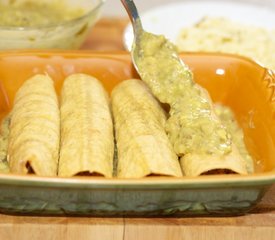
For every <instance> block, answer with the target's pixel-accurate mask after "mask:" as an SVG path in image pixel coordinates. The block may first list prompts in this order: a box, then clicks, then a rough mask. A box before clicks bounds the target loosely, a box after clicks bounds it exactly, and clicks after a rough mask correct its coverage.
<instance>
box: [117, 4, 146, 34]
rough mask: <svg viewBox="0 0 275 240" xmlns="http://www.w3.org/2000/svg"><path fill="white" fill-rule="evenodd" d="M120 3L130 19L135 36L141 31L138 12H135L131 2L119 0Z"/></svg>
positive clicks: (134, 6) (135, 8)
mask: <svg viewBox="0 0 275 240" xmlns="http://www.w3.org/2000/svg"><path fill="white" fill-rule="evenodd" d="M121 2H122V4H123V6H124V8H125V9H126V11H127V13H128V15H129V17H130V19H131V22H132V25H133V28H134V32H135V35H136V34H138V33H139V32H140V31H142V30H143V27H142V24H141V20H140V17H139V14H138V11H137V7H136V5H135V3H134V1H133V0H121Z"/></svg>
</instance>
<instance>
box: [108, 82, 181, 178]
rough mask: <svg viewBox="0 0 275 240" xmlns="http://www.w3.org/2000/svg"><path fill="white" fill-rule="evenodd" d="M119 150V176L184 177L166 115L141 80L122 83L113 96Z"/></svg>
mask: <svg viewBox="0 0 275 240" xmlns="http://www.w3.org/2000/svg"><path fill="white" fill-rule="evenodd" d="M111 99H112V110H113V115H114V122H115V133H116V141H117V149H118V167H117V176H118V177H121V178H140V177H145V176H150V175H162V176H163V175H166V176H175V177H180V176H182V172H181V168H180V165H179V161H178V157H177V155H176V154H175V152H174V150H173V148H172V145H171V143H170V142H169V140H168V137H167V135H166V133H165V130H164V126H165V123H166V115H165V113H164V111H163V109H162V107H161V106H160V104H159V103H158V101H157V100H156V99H155V98H154V97H153V95H152V94H151V92H150V91H149V89H148V88H147V86H146V85H145V84H144V83H143V82H142V81H140V80H134V79H133V80H127V81H124V82H122V83H120V84H119V85H118V86H116V88H115V89H114V90H113V92H112V96H111Z"/></svg>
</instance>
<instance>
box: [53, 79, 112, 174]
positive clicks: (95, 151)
mask: <svg viewBox="0 0 275 240" xmlns="http://www.w3.org/2000/svg"><path fill="white" fill-rule="evenodd" d="M60 112H61V149H60V160H59V170H58V175H59V176H63V177H70V176H74V175H100V176H105V177H112V171H113V154H114V135H113V122H112V116H111V111H110V106H109V98H108V96H107V93H106V92H105V90H104V88H103V86H102V84H101V83H100V82H99V81H98V80H97V79H96V78H94V77H91V76H88V75H85V74H73V75H71V76H69V77H68V78H67V79H65V81H64V84H63V88H62V92H61V109H60Z"/></svg>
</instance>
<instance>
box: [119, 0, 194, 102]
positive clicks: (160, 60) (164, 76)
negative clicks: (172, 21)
mask: <svg viewBox="0 0 275 240" xmlns="http://www.w3.org/2000/svg"><path fill="white" fill-rule="evenodd" d="M121 2H122V4H123V5H124V7H125V9H126V10H127V13H128V15H129V17H130V20H131V22H132V25H133V29H134V41H133V45H132V50H131V56H132V61H133V64H134V66H135V68H136V70H137V72H138V73H139V75H140V77H141V79H142V80H143V81H144V82H145V83H146V84H147V85H148V86H149V88H150V89H151V91H152V92H153V93H154V95H155V96H156V97H157V98H158V99H159V100H160V101H161V102H163V103H168V104H172V103H173V101H174V100H173V99H174V98H175V93H180V91H181V90H182V89H181V88H182V87H184V84H177V82H176V81H175V79H181V83H182V79H185V81H184V82H185V83H186V84H190V83H191V84H192V81H193V80H192V74H191V72H190V70H189V69H188V67H187V66H186V65H185V64H184V63H183V62H182V60H181V59H180V58H179V56H178V54H177V50H176V48H175V46H174V45H173V44H172V43H171V42H170V41H169V40H168V39H166V38H165V37H164V36H162V35H155V34H152V33H149V32H146V31H144V29H143V27H142V23H141V20H140V16H139V14H138V11H137V8H136V6H135V3H134V1H133V0H121ZM169 66H170V67H169ZM175 88H177V89H175ZM163 93H166V94H163ZM171 97H172V98H173V99H170V98H171Z"/></svg>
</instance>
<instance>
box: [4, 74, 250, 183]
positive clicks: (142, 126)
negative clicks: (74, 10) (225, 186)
mask: <svg viewBox="0 0 275 240" xmlns="http://www.w3.org/2000/svg"><path fill="white" fill-rule="evenodd" d="M9 117H10V124H9V136H8V145H7V161H8V165H9V169H10V172H11V173H16V174H37V175H40V176H57V175H58V176H62V177H71V176H76V175H78V176H83V175H84V176H86V175H87V176H104V177H114V176H115V177H120V178H140V177H145V176H152V175H163V176H174V177H180V176H183V175H186V176H198V175H201V174H205V173H207V172H211V171H219V170H223V171H222V173H241V174H242V173H243V172H242V170H241V169H243V166H244V165H245V164H244V163H243V162H240V161H234V159H230V160H228V159H226V157H225V158H224V159H217V158H209V159H205V161H204V162H205V164H193V162H194V161H195V160H196V159H195V160H194V159H193V160H192V161H189V162H187V161H184V160H183V161H182V160H179V157H178V156H177V155H176V153H175V151H174V149H173V146H172V144H171V143H170V141H169V138H168V136H167V134H166V131H165V124H166V120H167V113H166V112H165V111H164V110H163V108H162V106H161V105H160V103H159V102H158V101H157V100H156V98H155V97H154V96H153V95H152V94H151V92H150V90H149V88H147V86H146V85H145V84H144V83H143V82H142V81H140V80H135V79H132V80H126V81H123V82H122V83H120V84H119V85H117V86H116V87H115V88H114V89H113V91H112V94H111V99H109V96H108V94H107V93H106V91H105V89H104V87H103V86H102V84H101V82H100V81H99V80H97V79H96V78H94V77H92V76H89V75H85V74H73V75H71V76H69V77H67V78H66V79H65V80H64V83H63V87H62V91H61V95H60V100H59V99H58V96H57V95H56V92H55V88H54V82H53V80H52V79H51V78H50V77H49V76H48V75H35V76H33V77H32V78H30V79H29V80H27V81H26V82H25V83H24V84H23V85H22V86H21V88H20V89H19V90H18V92H17V94H16V96H15V100H14V106H13V109H12V111H11V113H10V114H9ZM116 150H117V151H116ZM116 152H117V156H115V155H116V154H115V153H116ZM181 159H182V158H181ZM197 162H198V163H202V162H203V161H202V160H201V159H200V160H198V161H197ZM251 162H252V160H251ZM189 163H190V164H189ZM250 168H251V166H250ZM114 169H115V170H114ZM224 170H225V171H224ZM247 172H249V170H247ZM214 173H215V172H214ZM216 173H217V172H216Z"/></svg>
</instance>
